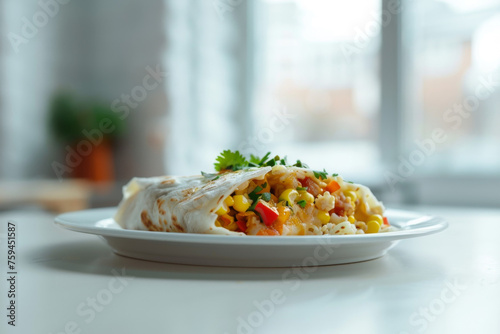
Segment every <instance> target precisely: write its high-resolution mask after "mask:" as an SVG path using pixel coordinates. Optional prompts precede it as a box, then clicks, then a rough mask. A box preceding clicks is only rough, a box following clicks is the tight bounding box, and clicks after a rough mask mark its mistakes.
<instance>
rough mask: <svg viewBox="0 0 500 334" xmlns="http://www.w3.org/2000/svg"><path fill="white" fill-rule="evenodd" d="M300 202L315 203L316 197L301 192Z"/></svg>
mask: <svg viewBox="0 0 500 334" xmlns="http://www.w3.org/2000/svg"><path fill="white" fill-rule="evenodd" d="M299 194H300V196H299V201H306V202H307V203H314V196H313V195H311V194H310V193H308V192H307V191H305V190H303V191H300V192H299Z"/></svg>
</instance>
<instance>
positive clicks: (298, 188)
mask: <svg viewBox="0 0 500 334" xmlns="http://www.w3.org/2000/svg"><path fill="white" fill-rule="evenodd" d="M306 190H307V187H297V191H306Z"/></svg>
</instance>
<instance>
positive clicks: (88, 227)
mask: <svg viewBox="0 0 500 334" xmlns="http://www.w3.org/2000/svg"><path fill="white" fill-rule="evenodd" d="M115 211H116V208H106V209H94V210H85V211H78V212H71V213H66V214H63V215H60V216H58V217H57V218H56V220H55V221H56V224H59V225H61V226H62V227H65V228H67V229H69V230H72V231H77V232H83V233H90V234H96V235H99V236H101V237H103V238H104V239H105V240H106V242H107V243H108V245H109V246H110V247H111V248H112V249H113V251H114V252H115V253H117V254H120V255H124V256H128V257H133V258H137V259H144V260H151V261H159V262H168V263H180V264H194V265H208V266H230V267H291V266H317V265H331V264H341V263H352V262H360V261H366V260H372V259H376V258H378V257H381V256H383V255H384V254H385V253H387V251H388V250H389V249H390V248H392V247H393V246H394V245H395V244H396V243H397V242H398V241H399V240H400V239H406V238H413V237H418V236H424V235H428V234H432V233H436V232H439V231H442V230H444V229H445V228H446V227H447V226H448V223H447V222H446V221H445V220H443V219H441V218H438V217H432V216H425V215H422V214H418V213H414V212H408V211H401V210H387V212H386V216H387V218H388V219H389V222H390V223H391V224H392V225H393V226H395V227H398V228H400V230H399V231H396V232H387V233H378V234H366V235H362V234H361V235H332V236H330V235H323V236H279V237H263V236H227V235H208V234H187V233H186V234H183V233H164V232H149V231H135V230H125V229H122V228H121V227H120V226H119V225H118V224H117V223H116V222H115V221H114V220H113V219H112V218H111V217H113V216H114V213H115ZM415 256H418V254H415Z"/></svg>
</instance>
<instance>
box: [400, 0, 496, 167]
mask: <svg viewBox="0 0 500 334" xmlns="http://www.w3.org/2000/svg"><path fill="white" fill-rule="evenodd" d="M412 6H414V7H413V8H410V10H409V11H408V13H409V14H410V16H409V17H408V18H409V20H408V22H409V24H408V27H407V28H408V29H407V32H408V34H407V35H406V41H407V43H406V45H405V47H406V48H407V49H406V51H407V58H406V59H405V60H406V64H407V65H408V69H407V72H406V73H407V75H406V77H405V83H406V84H407V87H408V97H407V100H406V101H405V109H406V110H407V111H408V114H409V115H411V117H412V122H411V123H410V124H411V125H410V127H409V128H408V129H407V130H408V131H407V133H408V134H409V135H408V136H407V138H406V140H407V146H406V149H407V151H411V150H412V149H414V148H415V143H414V139H416V138H418V139H422V138H430V137H431V136H432V132H433V131H434V130H435V129H436V128H441V129H443V130H444V132H445V134H446V140H445V141H444V142H443V143H440V144H439V145H436V151H435V154H431V155H430V156H429V157H428V159H427V160H428V161H427V162H426V164H425V165H423V166H422V168H421V169H419V171H420V172H423V173H425V174H434V175H436V174H450V173H451V174H453V173H455V174H460V175H463V174H483V175H486V174H491V173H495V174H498V171H500V131H498V126H499V125H500V113H499V106H500V44H499V42H500V1H499V0H476V1H468V0H458V1H457V0H441V1H435V0H432V1H431V0H425V1H414V2H412Z"/></svg>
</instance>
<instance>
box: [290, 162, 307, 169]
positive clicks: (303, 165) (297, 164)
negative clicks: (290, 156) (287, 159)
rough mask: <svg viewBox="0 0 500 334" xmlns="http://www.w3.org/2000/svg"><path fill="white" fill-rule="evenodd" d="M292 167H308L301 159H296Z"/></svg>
mask: <svg viewBox="0 0 500 334" xmlns="http://www.w3.org/2000/svg"><path fill="white" fill-rule="evenodd" d="M293 166H294V167H299V168H309V166H308V165H306V164H305V163H303V162H302V161H300V160H297V162H296V163H295V164H294V165H293Z"/></svg>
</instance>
